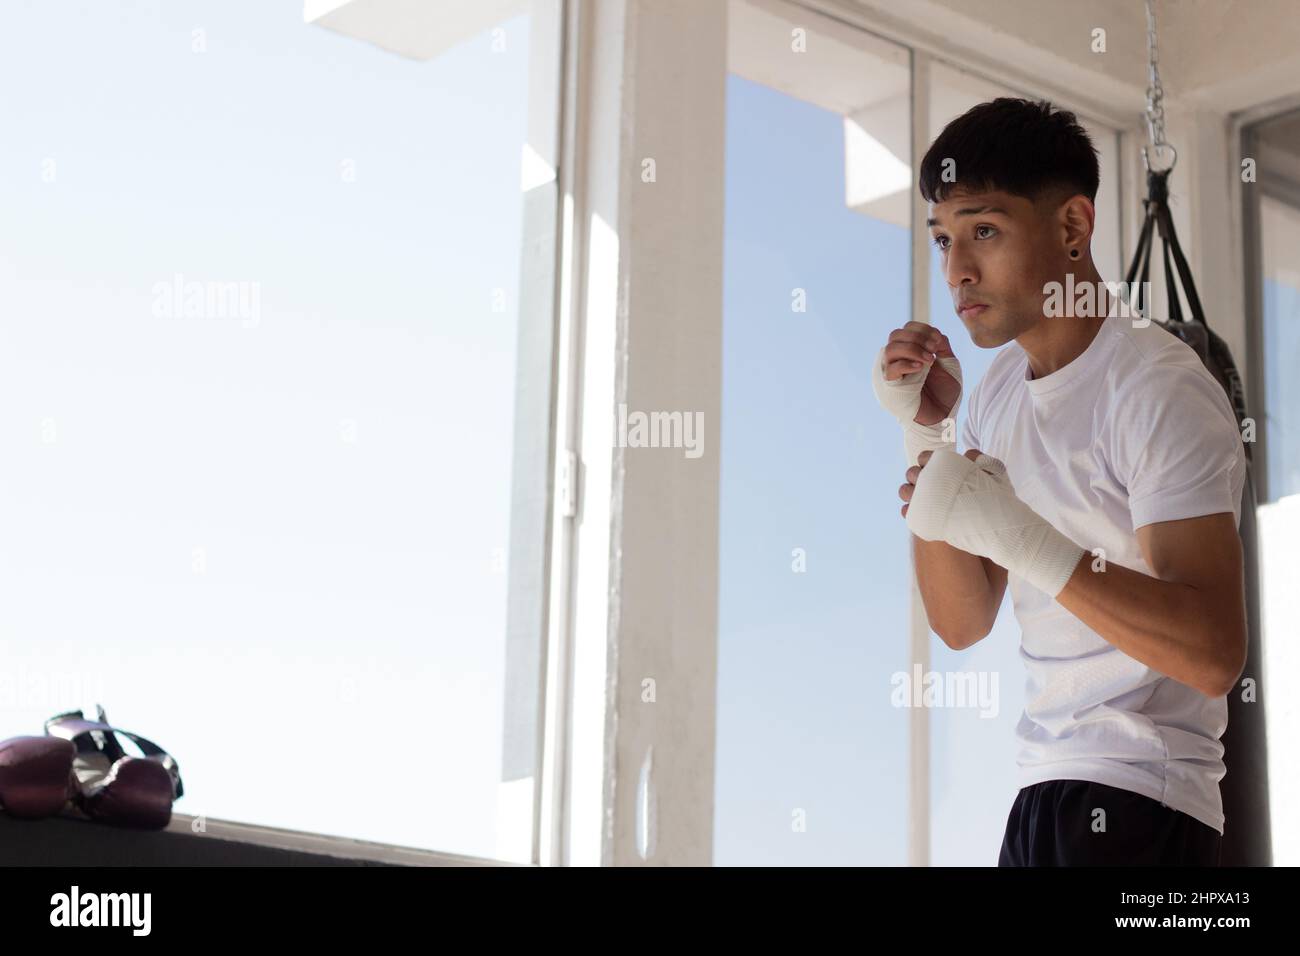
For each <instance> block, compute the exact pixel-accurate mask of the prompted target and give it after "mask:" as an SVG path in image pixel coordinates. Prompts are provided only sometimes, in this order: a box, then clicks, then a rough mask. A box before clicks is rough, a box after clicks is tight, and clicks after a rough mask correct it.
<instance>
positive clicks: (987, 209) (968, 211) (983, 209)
mask: <svg viewBox="0 0 1300 956" xmlns="http://www.w3.org/2000/svg"><path fill="white" fill-rule="evenodd" d="M991 212H997V213H1001V214H1002V215H1004V216H1009V215H1011V213H1009V212H1007V211H1006V210H1005V209H1003V208H1002V207H1001V206H968V207H966V208H965V209H958V210H957V211H956V212H955V213H954V214H953V215H956V216H979V215H982V214H984V213H991ZM937 225H939V220H938V219H927V220H926V221H925V227H926V228H927V229H929V228H930V227H931V226H937Z"/></svg>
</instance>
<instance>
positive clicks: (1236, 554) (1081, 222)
mask: <svg viewBox="0 0 1300 956" xmlns="http://www.w3.org/2000/svg"><path fill="white" fill-rule="evenodd" d="M945 160H952V161H953V162H952V163H951V164H945ZM945 165H947V166H948V167H949V168H955V171H956V177H955V179H952V178H951V177H945V176H944V169H945ZM1098 179H1099V174H1098V165H1097V160H1096V155H1095V152H1094V150H1093V147H1092V144H1091V142H1090V141H1089V139H1088V136H1087V133H1086V132H1085V131H1084V130H1083V129H1082V128H1081V127H1080V126H1079V125H1078V124H1077V122H1076V121H1075V118H1074V116H1073V115H1072V114H1070V113H1068V112H1063V111H1057V110H1053V109H1052V108H1051V107H1050V105H1049V104H1046V103H1031V102H1028V101H1025V100H1014V99H998V100H994V101H992V102H990V103H984V104H981V105H979V106H977V107H975V108H974V109H972V110H971V111H970V112H968V113H966V114H965V115H963V116H961V117H959V118H957V119H955V120H953V122H952V123H950V124H949V125H948V126H947V127H946V128H945V129H944V131H943V132H942V133H941V135H940V136H939V138H938V139H937V140H936V141H935V142H934V144H933V145H932V146H931V148H930V150H929V152H928V153H927V154H926V156H925V159H924V160H923V162H922V164H921V169H920V189H921V193H922V195H923V196H924V198H925V199H926V201H927V202H928V203H930V218H929V222H928V225H929V228H930V233H931V239H932V242H934V244H935V245H937V246H938V247H939V249H940V251H941V257H942V263H943V269H944V271H945V278H946V281H947V285H948V288H949V290H950V292H951V294H952V300H953V305H954V309H955V310H956V312H957V314H958V316H959V318H960V319H961V322H962V324H963V325H964V326H965V328H966V331H967V332H968V334H969V335H970V339H971V341H972V343H974V345H976V346H977V347H980V348H999V347H1001V350H1000V351H999V352H998V353H997V355H996V356H995V357H994V359H993V362H992V364H991V366H990V368H989V370H988V372H987V373H986V375H985V376H984V378H983V379H982V380H981V381H980V382H979V384H978V385H976V386H975V387H974V389H973V390H972V391H971V394H970V398H969V403H968V408H966V409H965V421H964V425H963V426H962V429H961V443H962V445H963V446H964V452H961V453H959V452H958V451H957V450H956V448H955V442H954V438H955V437H956V436H955V429H954V423H955V422H956V420H957V417H958V411H959V407H960V405H961V399H962V392H963V387H964V383H963V380H962V374H961V366H960V363H959V362H958V360H957V358H956V356H955V355H954V353H953V351H952V348H951V343H950V342H949V340H948V338H947V336H946V335H945V334H944V333H943V332H941V331H940V330H939V329H937V328H935V327H932V326H929V325H926V324H924V323H919V322H909V323H907V325H906V326H904V327H903V328H901V329H895V330H894V331H893V332H892V333H891V334H890V335H889V338H888V341H887V343H886V344H885V346H884V348H883V349H882V350H881V351H880V353H879V355H878V356H877V358H876V361H875V365H874V368H873V384H874V388H875V392H876V395H877V397H878V399H879V401H880V402H881V404H882V405H883V406H884V408H885V409H886V410H888V411H889V412H890V413H891V414H892V415H893V416H894V417H896V418H897V419H898V421H899V423H900V425H901V426H902V429H903V437H904V441H903V446H904V451H905V455H906V457H907V465H908V467H907V470H906V472H905V481H904V483H903V484H902V486H901V487H900V489H899V496H900V497H901V498H902V500H903V502H904V504H903V505H902V508H901V512H902V515H903V517H904V519H905V521H906V523H907V527H908V529H909V530H910V531H911V533H912V553H913V560H914V564H915V569H916V578H917V582H918V586H919V589H920V592H921V596H922V599H923V601H924V604H925V610H926V615H927V617H928V620H929V623H930V627H931V628H932V629H933V630H934V631H935V633H936V634H938V635H939V637H940V638H941V639H942V640H943V641H944V642H945V643H946V644H948V646H950V647H952V648H954V649H962V648H966V647H970V646H971V645H972V644H974V643H976V642H977V641H979V640H981V639H982V638H984V637H985V636H986V635H988V633H989V632H990V630H991V629H992V627H993V624H994V621H995V619H996V617H997V613H998V609H999V607H1000V606H1001V603H1002V599H1003V595H1004V593H1005V592H1006V590H1007V589H1008V587H1009V588H1010V591H1011V597H1012V604H1013V607H1014V609H1015V615H1016V618H1017V620H1018V622H1019V624H1020V628H1021V650H1020V658H1021V660H1022V661H1023V663H1024V665H1025V669H1026V684H1025V710H1024V713H1023V714H1022V715H1021V718H1020V721H1019V723H1018V725H1017V728H1016V736H1017V738H1018V743H1019V755H1018V758H1017V762H1018V765H1019V776H1018V784H1019V787H1020V790H1019V793H1018V795H1017V797H1016V800H1015V803H1014V804H1013V806H1012V809H1011V813H1010V815H1009V818H1008V820H1007V827H1006V832H1005V835H1004V838H1003V843H1002V849H1001V853H1000V857H999V864H1000V865H1009V866H1015V865H1022V866H1023V865H1029V866H1034V865H1091V864H1102V865H1111V864H1189V865H1217V863H1218V858H1219V846H1220V840H1221V835H1222V833H1223V827H1224V817H1223V809H1222V800H1221V797H1220V793H1219V780H1220V779H1221V778H1222V777H1223V775H1224V765H1223V759H1222V758H1223V745H1222V743H1221V742H1220V739H1219V738H1220V737H1221V735H1222V734H1223V731H1224V729H1225V727H1226V725H1227V698H1226V695H1227V694H1228V693H1229V692H1231V690H1232V688H1233V687H1234V685H1235V683H1236V681H1237V678H1238V677H1239V676H1240V674H1241V672H1242V669H1243V667H1244V665H1245V655H1246V618H1245V592H1244V576H1243V564H1242V547H1241V540H1240V537H1239V535H1238V532H1237V526H1238V521H1239V518H1240V507H1241V492H1242V488H1243V484H1244V480H1245V454H1244V451H1243V449H1242V440H1241V435H1240V434H1239V432H1238V431H1237V421H1236V418H1235V416H1234V414H1233V411H1232V408H1231V406H1230V404H1229V402H1228V399H1227V396H1226V395H1225V394H1224V392H1223V389H1222V388H1221V386H1220V385H1219V384H1218V383H1217V382H1216V381H1215V380H1214V378H1213V377H1212V376H1211V375H1210V374H1209V372H1208V371H1206V369H1205V368H1204V367H1203V365H1202V364H1201V362H1200V360H1199V358H1198V357H1197V356H1196V354H1195V352H1193V351H1192V349H1191V348H1189V347H1188V346H1187V345H1185V344H1184V343H1183V342H1181V341H1180V340H1179V339H1177V338H1175V337H1174V336H1173V335H1171V334H1170V333H1169V332H1167V331H1165V330H1164V329H1162V328H1160V327H1159V326H1158V325H1155V324H1151V323H1149V322H1141V321H1135V320H1133V319H1132V318H1130V317H1129V316H1128V315H1127V313H1125V314H1123V315H1121V314H1120V310H1117V309H1116V305H1117V303H1116V301H1115V299H1114V297H1113V296H1107V295H1105V294H1104V290H1105V286H1104V283H1103V282H1102V279H1101V277H1100V275H1099V274H1098V272H1097V269H1096V267H1095V265H1094V263H1093V260H1092V254H1091V240H1092V236H1093V229H1094V223H1095V207H1094V202H1095V199H1096V194H1097V188H1098ZM1067 277H1068V278H1069V279H1070V280H1071V281H1072V282H1073V284H1074V286H1076V287H1077V286H1080V285H1083V284H1087V283H1091V284H1093V285H1094V287H1095V288H1096V289H1097V290H1098V295H1097V296H1096V297H1095V298H1093V299H1092V300H1091V301H1092V302H1093V303H1095V304H1096V307H1095V308H1084V307H1080V306H1079V305H1078V303H1076V302H1070V303H1067V304H1066V308H1065V314H1054V313H1053V311H1052V310H1051V309H1047V308H1045V303H1046V301H1047V299H1048V295H1047V290H1048V289H1049V288H1051V286H1052V283H1060V284H1061V285H1064V284H1065V283H1066V281H1067Z"/></svg>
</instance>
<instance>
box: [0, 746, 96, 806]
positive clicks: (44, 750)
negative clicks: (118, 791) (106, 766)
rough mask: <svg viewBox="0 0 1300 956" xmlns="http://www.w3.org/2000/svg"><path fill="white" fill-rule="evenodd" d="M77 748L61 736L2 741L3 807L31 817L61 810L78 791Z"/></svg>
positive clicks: (0, 791)
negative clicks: (74, 767)
mask: <svg viewBox="0 0 1300 956" xmlns="http://www.w3.org/2000/svg"><path fill="white" fill-rule="evenodd" d="M76 752H77V748H76V747H75V746H74V745H73V743H72V741H70V740H61V739H59V738H58V737H10V738H9V739H8V740H5V741H0V808H3V809H4V810H5V812H6V813H10V814H12V815H13V816H15V817H23V818H26V819H30V820H36V819H40V818H41V817H48V816H52V815H53V814H56V813H58V812H59V811H60V810H62V809H63V808H64V807H65V806H67V803H68V801H69V800H71V799H73V797H74V796H75V795H76V794H77V792H78V787H77V778H76V776H75V775H74V774H73V772H72V760H73V757H74V756H75V755H76Z"/></svg>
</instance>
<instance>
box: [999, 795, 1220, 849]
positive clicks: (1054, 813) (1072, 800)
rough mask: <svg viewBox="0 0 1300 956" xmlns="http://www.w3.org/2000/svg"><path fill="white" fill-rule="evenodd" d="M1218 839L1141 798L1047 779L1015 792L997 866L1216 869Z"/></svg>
mask: <svg viewBox="0 0 1300 956" xmlns="http://www.w3.org/2000/svg"><path fill="white" fill-rule="evenodd" d="M1098 810H1103V811H1105V813H1104V816H1103V815H1102V814H1099V813H1098V812H1097V811H1098ZM1102 820H1104V822H1105V829H1104V830H1102V828H1101V823H1100V821H1102ZM1222 839H1223V838H1222V836H1221V835H1220V834H1219V831H1217V830H1215V829H1214V828H1213V827H1210V826H1206V825H1205V824H1204V823H1202V822H1201V821H1200V820H1197V819H1196V818H1195V817H1192V816H1189V815H1188V814H1186V813H1183V812H1182V811H1181V810H1175V809H1173V808H1172V807H1167V806H1165V805H1164V804H1162V803H1161V802H1160V801H1159V800H1152V799H1151V798H1150V797H1144V796H1142V795H1141V794H1140V793H1133V792H1132V791H1131V790H1121V789H1119V788H1118V787H1109V786H1106V785H1105V784H1102V783H1092V782H1091V781H1088V780H1046V781H1044V782H1042V783H1036V784H1033V785H1032V786H1028V787H1025V788H1023V789H1022V790H1021V791H1020V792H1019V793H1018V794H1016V801H1015V803H1013V804H1012V805H1011V815H1010V816H1009V817H1008V818H1007V831H1006V834H1005V835H1004V836H1003V838H1002V851H1001V852H1000V853H999V854H998V866H1218V865H1219V846H1220V843H1221V842H1222Z"/></svg>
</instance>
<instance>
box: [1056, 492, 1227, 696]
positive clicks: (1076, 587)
mask: <svg viewBox="0 0 1300 956" xmlns="http://www.w3.org/2000/svg"><path fill="white" fill-rule="evenodd" d="M1137 540H1138V546H1139V547H1140V548H1141V550H1142V556H1143V558H1145V559H1146V563H1147V566H1148V567H1150V568H1151V571H1152V575H1154V576H1150V575H1146V574H1142V573H1141V572H1139V571H1134V570H1132V569H1131V568H1125V567H1121V566H1119V565H1116V564H1109V563H1103V562H1101V561H1098V560H1097V559H1096V558H1094V557H1093V556H1092V555H1091V554H1085V555H1084V556H1083V559H1082V560H1080V561H1079V564H1078V565H1077V567H1076V568H1075V569H1074V573H1073V574H1071V575H1070V578H1069V580H1068V581H1067V582H1066V585H1065V587H1064V588H1063V589H1062V590H1061V592H1060V593H1059V594H1058V595H1057V596H1056V600H1057V602H1058V603H1059V604H1060V605H1061V606H1062V607H1064V608H1065V609H1066V610H1067V611H1069V612H1070V613H1071V614H1073V615H1074V616H1075V617H1077V618H1078V619H1079V620H1080V621H1082V622H1083V623H1084V624H1087V625H1088V626H1089V627H1090V628H1092V629H1093V630H1094V631H1096V632H1097V633H1098V634H1099V635H1101V636H1102V637H1103V638H1105V639H1106V640H1107V641H1109V642H1110V643H1111V644H1113V645H1114V646H1115V647H1117V648H1119V649H1120V650H1121V651H1123V652H1124V653H1125V654H1127V655H1128V656H1129V657H1132V658H1134V659H1135V660H1139V661H1141V662H1142V663H1144V664H1147V665H1148V666H1150V667H1152V668H1154V669H1155V670H1157V671H1159V672H1160V673H1162V674H1167V675H1168V676H1170V677H1172V678H1174V679H1175V680H1177V681H1180V682H1181V683H1184V684H1187V685H1188V686H1189V687H1194V688H1196V689H1197V690H1199V691H1201V693H1203V694H1206V695H1207V696H1210V697H1222V696H1223V695H1225V694H1227V693H1229V692H1230V691H1231V690H1232V688H1233V686H1234V685H1235V684H1236V681H1237V678H1238V677H1239V676H1240V675H1241V672H1242V670H1243V669H1244V667H1245V663H1246V596H1245V578H1244V575H1243V565H1242V547H1241V538H1240V536H1239V535H1238V534H1237V526H1236V520H1235V518H1234V516H1233V514H1232V513H1231V512H1226V513H1220V514H1211V515H1204V516H1202V517H1198V518H1184V519H1181V520H1177V521H1160V522H1156V523H1154V524H1148V525H1144V526H1142V527H1140V528H1138V529H1137ZM1094 566H1095V567H1097V570H1096V571H1094V570H1093V568H1094Z"/></svg>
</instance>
